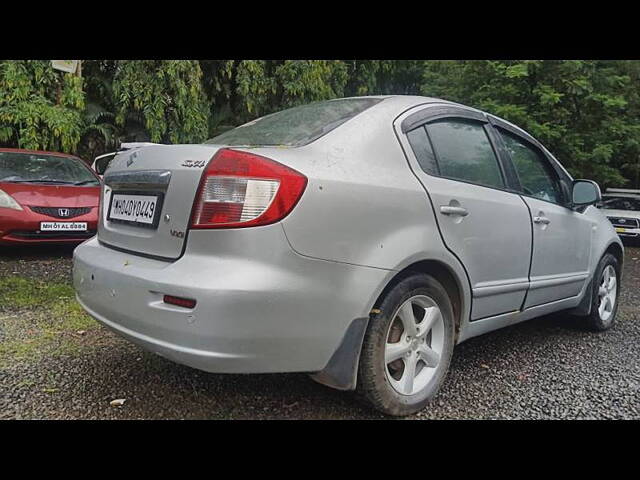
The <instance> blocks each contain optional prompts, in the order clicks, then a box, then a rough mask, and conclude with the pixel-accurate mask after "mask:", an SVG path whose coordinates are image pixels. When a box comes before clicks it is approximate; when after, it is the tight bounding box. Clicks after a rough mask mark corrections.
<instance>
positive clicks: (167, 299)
mask: <svg viewBox="0 0 640 480" xmlns="http://www.w3.org/2000/svg"><path fill="white" fill-rule="evenodd" d="M162 301H163V302H164V303H168V304H170V305H177V306H178V307H184V308H193V307H195V306H196V301H195V300H191V299H189V298H182V297H174V296H173V295H165V296H164V297H163V298H162Z"/></svg>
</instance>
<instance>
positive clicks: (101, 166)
mask: <svg viewBox="0 0 640 480" xmlns="http://www.w3.org/2000/svg"><path fill="white" fill-rule="evenodd" d="M149 145H159V144H158V143H151V142H129V143H121V144H120V148H119V149H118V151H117V152H111V153H105V154H104V155H100V156H98V157H96V158H95V159H94V160H93V164H92V165H91V168H92V169H93V170H94V171H95V172H96V173H97V174H98V175H100V177H102V176H103V175H104V172H106V170H107V168H108V167H109V164H110V163H111V160H113V158H114V157H115V156H116V155H117V154H118V153H120V152H123V151H126V150H132V149H135V148H141V147H148V146H149Z"/></svg>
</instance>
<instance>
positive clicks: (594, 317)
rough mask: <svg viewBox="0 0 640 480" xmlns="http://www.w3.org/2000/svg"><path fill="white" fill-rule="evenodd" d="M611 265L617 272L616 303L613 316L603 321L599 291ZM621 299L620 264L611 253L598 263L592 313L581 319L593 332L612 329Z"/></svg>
mask: <svg viewBox="0 0 640 480" xmlns="http://www.w3.org/2000/svg"><path fill="white" fill-rule="evenodd" d="M609 265H611V266H612V267H613V269H614V270H615V272H616V282H617V289H616V294H615V302H614V305H613V310H612V314H611V315H610V316H609V318H607V319H602V318H601V316H600V313H599V311H598V307H599V304H600V302H599V300H600V298H599V295H598V291H599V288H600V284H601V282H602V275H603V272H604V270H605V268H607V267H608V266H609ZM619 297H620V262H618V259H617V258H616V257H615V256H614V255H612V254H610V253H605V254H604V255H603V256H602V258H601V259H600V262H599V263H598V267H597V268H596V271H595V274H594V276H593V282H592V288H591V312H590V313H589V314H588V315H583V316H580V318H581V319H582V321H583V322H584V323H583V325H584V326H585V328H587V329H589V330H592V331H596V332H602V331H605V330H608V329H610V328H611V327H612V326H613V324H614V323H615V318H616V314H617V312H618V300H619Z"/></svg>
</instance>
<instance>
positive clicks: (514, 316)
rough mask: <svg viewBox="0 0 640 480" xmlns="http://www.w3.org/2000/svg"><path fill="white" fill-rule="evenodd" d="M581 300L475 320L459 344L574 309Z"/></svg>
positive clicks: (578, 296) (570, 299)
mask: <svg viewBox="0 0 640 480" xmlns="http://www.w3.org/2000/svg"><path fill="white" fill-rule="evenodd" d="M580 298H581V296H580V295H576V296H575V297H570V298H565V299H562V300H556V301H555V302H550V303H545V304H543V305H536V306H535V307H530V308H527V309H526V310H523V311H515V312H509V313H505V314H502V315H496V316H495V317H488V318H483V319H480V320H474V321H472V322H469V324H468V325H467V327H466V328H465V329H464V330H463V332H462V334H461V335H460V338H459V339H458V343H462V342H464V341H465V340H469V339H470V338H473V337H477V336H478V335H482V334H484V333H487V332H491V331H493V330H497V329H499V328H502V327H507V326H509V325H515V324H517V323H520V322H524V321H525V320H530V319H532V318H535V317H539V316H541V315H547V314H549V313H553V312H557V311H559V310H564V309H568V308H573V307H575V306H577V305H578V304H579V303H580Z"/></svg>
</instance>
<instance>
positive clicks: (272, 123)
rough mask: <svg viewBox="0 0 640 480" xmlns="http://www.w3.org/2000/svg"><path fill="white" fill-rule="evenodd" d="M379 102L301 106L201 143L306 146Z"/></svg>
mask: <svg viewBox="0 0 640 480" xmlns="http://www.w3.org/2000/svg"><path fill="white" fill-rule="evenodd" d="M381 100H382V99H379V98H347V99H340V100H329V101H326V102H317V103H311V104H309V105H302V106H300V107H294V108H290V109H288V110H283V111H281V112H276V113H272V114H271V115H267V116H265V117H261V118H258V119H257V120H253V121H251V122H249V123H245V124H244V125H241V126H239V127H236V128H234V129H233V130H229V131H227V132H224V133H222V134H220V135H218V136H216V137H213V138H212V139H210V140H207V141H206V142H205V143H213V144H217V145H230V146H271V145H282V146H291V147H296V146H301V145H306V144H308V143H311V142H313V141H314V140H316V139H317V138H319V137H321V136H323V135H325V134H327V133H329V132H330V131H331V130H333V129H334V128H337V127H338V126H340V125H341V124H343V123H344V122H346V121H347V120H349V119H350V118H353V117H355V116H356V115H358V114H359V113H361V112H363V111H364V110H366V109H367V108H369V107H372V106H373V105H375V104H376V103H378V102H380V101H381Z"/></svg>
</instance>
